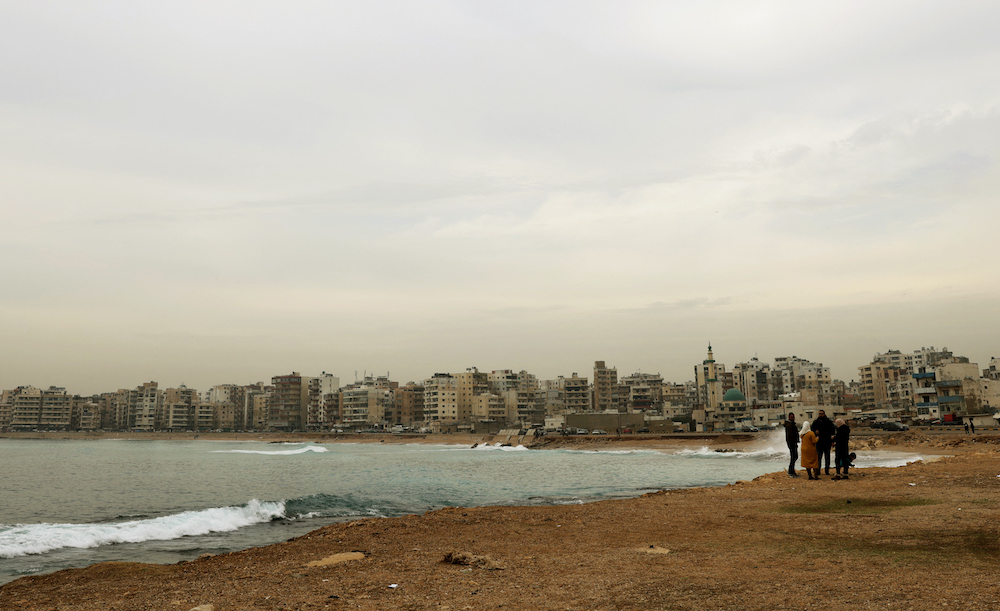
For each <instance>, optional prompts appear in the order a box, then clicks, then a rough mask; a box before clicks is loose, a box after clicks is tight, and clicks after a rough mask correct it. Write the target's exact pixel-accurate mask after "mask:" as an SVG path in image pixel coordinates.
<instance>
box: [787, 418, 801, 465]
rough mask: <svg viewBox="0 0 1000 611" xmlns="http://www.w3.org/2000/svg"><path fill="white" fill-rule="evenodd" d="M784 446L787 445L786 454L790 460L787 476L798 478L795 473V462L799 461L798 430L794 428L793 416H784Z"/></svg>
mask: <svg viewBox="0 0 1000 611" xmlns="http://www.w3.org/2000/svg"><path fill="white" fill-rule="evenodd" d="M785 418H786V420H785V444H786V445H788V453H789V454H791V456H792V460H791V462H789V463H788V476H789V477H798V476H799V474H798V473H796V472H795V461H797V460H798V459H799V428H798V427H797V426H795V414H788V415H787V416H785Z"/></svg>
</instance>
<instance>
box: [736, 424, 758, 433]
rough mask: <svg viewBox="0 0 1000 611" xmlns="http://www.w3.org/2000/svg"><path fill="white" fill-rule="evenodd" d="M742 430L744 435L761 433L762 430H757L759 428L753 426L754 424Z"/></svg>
mask: <svg viewBox="0 0 1000 611" xmlns="http://www.w3.org/2000/svg"><path fill="white" fill-rule="evenodd" d="M741 430H742V431H743V432H744V433H759V432H760V429H759V428H757V427H755V426H753V425H752V424H751V425H750V426H744V427H743V428H742V429H741Z"/></svg>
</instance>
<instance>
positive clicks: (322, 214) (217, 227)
mask: <svg viewBox="0 0 1000 611" xmlns="http://www.w3.org/2000/svg"><path fill="white" fill-rule="evenodd" d="M998 24H1000V3H996V2H988V1H984V2H959V3H956V2H920V1H915V0H907V1H905V2H902V1H900V2H888V1H887V2H877V3H873V2H868V1H858V2H811V1H810V2H803V1H801V0H796V1H789V2H737V1H734V2H708V1H704V0H697V1H691V2H623V1H615V2H582V1H579V0H573V1H571V2H569V1H568V2H539V1H537V0H532V1H530V2H518V1H509V0H508V1H505V2H495V3H483V2H478V3H474V2H426V1H421V2H378V1H374V0H364V1H360V2H346V1H339V2H333V1H321V0H315V1H296V0H283V1H282V2H259V1H254V0H240V1H239V2H236V1H233V2H228V1H224V0H213V1H211V2H204V1H197V2H193V1H192V2H186V1H178V0H173V1H171V2H142V3H136V2H133V1H124V0H122V1H118V0H102V1H101V2H85V1H80V0H72V1H70V0H67V1H61V2H60V1H51V2H49V1H41V0H33V1H28V0H25V1H17V0H8V1H5V2H0V231H2V235H3V238H2V240H0V388H5V389H6V388H13V387H15V386H18V385H24V384H33V385H35V386H48V385H59V386H66V387H68V389H69V390H70V391H71V392H75V393H81V394H83V393H88V394H89V393H93V392H100V391H106V390H114V389H117V388H122V387H134V386H135V385H137V384H140V383H141V382H144V381H149V380H156V381H158V382H159V383H160V384H161V385H162V386H175V385H177V384H181V383H186V384H187V385H188V386H193V387H195V388H198V389H200V390H205V389H207V388H208V387H209V386H211V385H214V384H221V383H240V384H244V383H249V382H254V381H257V380H267V381H269V380H270V378H271V376H274V375H279V374H283V373H288V372H290V371H293V370H294V371H299V372H301V373H303V374H306V375H317V374H319V373H320V372H321V371H327V372H331V373H334V374H337V375H339V376H340V377H341V380H342V381H343V382H345V383H346V382H350V381H352V380H353V379H354V377H355V372H358V375H359V376H360V375H363V373H364V371H366V370H367V371H368V372H372V371H374V372H377V373H380V374H384V373H386V372H388V373H390V375H391V377H392V378H393V379H395V380H399V381H401V382H406V381H408V380H420V379H423V378H426V377H429V376H430V375H432V374H433V373H435V372H457V371H463V370H464V369H465V368H466V367H471V366H477V367H479V368H480V370H486V371H490V370H494V369H514V370H520V369H527V370H528V371H530V372H532V373H535V374H536V375H538V376H539V378H543V379H544V378H554V377H556V376H558V375H570V374H571V373H573V372H578V373H580V375H586V376H588V377H590V376H592V375H593V372H592V368H593V363H594V361H595V360H605V361H607V363H608V365H609V366H616V367H617V368H618V372H619V375H620V376H621V375H626V374H630V373H633V372H635V371H637V370H641V371H643V372H660V373H662V374H663V375H664V377H665V378H667V379H668V380H672V381H678V382H681V381H684V380H687V379H690V378H691V377H692V367H693V365H695V364H696V363H700V362H701V360H702V359H704V358H705V349H706V347H707V344H708V342H709V341H711V342H712V344H713V347H714V348H715V354H716V358H717V360H719V361H721V362H723V363H725V364H726V365H727V366H728V367H732V365H734V364H735V363H737V362H740V361H745V360H747V359H750V358H752V357H754V356H758V357H759V358H760V359H762V360H766V361H772V360H773V359H774V357H777V356H791V355H796V356H799V357H803V358H807V359H810V360H815V361H820V362H822V363H824V364H826V365H827V366H829V367H830V368H831V370H832V374H833V376H834V377H836V378H841V379H844V380H850V379H856V378H857V367H858V366H859V365H862V364H865V363H867V362H869V360H870V359H871V357H872V355H873V354H874V353H875V352H882V351H885V350H888V349H899V350H903V351H904V352H910V351H913V350H915V349H917V348H920V347H921V346H928V347H929V346H931V345H934V346H936V347H938V348H941V347H942V346H947V347H948V348H949V349H951V350H953V351H954V352H955V353H956V354H961V355H965V356H968V357H969V358H970V359H972V360H973V361H977V362H979V363H980V365H981V366H984V365H985V364H986V363H987V362H988V360H989V358H990V357H991V356H1000V345H998V343H1000V324H998V319H1000V253H998V246H997V244H998V236H1000V201H998V196H997V194H998V193H1000V166H998V154H1000V37H998V36H997V27H998Z"/></svg>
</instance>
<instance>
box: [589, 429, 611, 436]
mask: <svg viewBox="0 0 1000 611" xmlns="http://www.w3.org/2000/svg"><path fill="white" fill-rule="evenodd" d="M590 434H591V435H607V434H608V432H607V431H602V430H601V429H594V430H592V431H590Z"/></svg>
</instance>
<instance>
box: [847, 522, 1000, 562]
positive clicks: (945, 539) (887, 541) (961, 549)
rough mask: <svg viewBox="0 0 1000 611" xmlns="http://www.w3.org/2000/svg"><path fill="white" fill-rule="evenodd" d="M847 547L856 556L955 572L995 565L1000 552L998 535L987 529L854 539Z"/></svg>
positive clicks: (922, 532)
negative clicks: (952, 568)
mask: <svg viewBox="0 0 1000 611" xmlns="http://www.w3.org/2000/svg"><path fill="white" fill-rule="evenodd" d="M845 543H846V542H845ZM844 547H845V548H853V550H854V553H856V554H862V555H864V554H867V555H871V556H880V557H883V558H890V559H892V560H895V561H897V562H913V563H920V564H929V565H934V566H937V567H939V568H944V567H945V566H947V565H951V566H954V567H955V568H956V569H960V568H961V567H963V566H965V567H968V566H970V565H971V564H979V563H984V564H987V565H990V566H992V565H993V564H994V563H995V561H996V557H997V554H998V553H1000V541H998V538H997V534H996V533H994V532H989V531H984V530H973V531H935V530H921V531H914V532H912V533H907V535H906V536H896V537H885V538H882V539H878V540H875V541H861V540H855V539H852V540H851V543H850V544H849V545H845V546H844Z"/></svg>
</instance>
